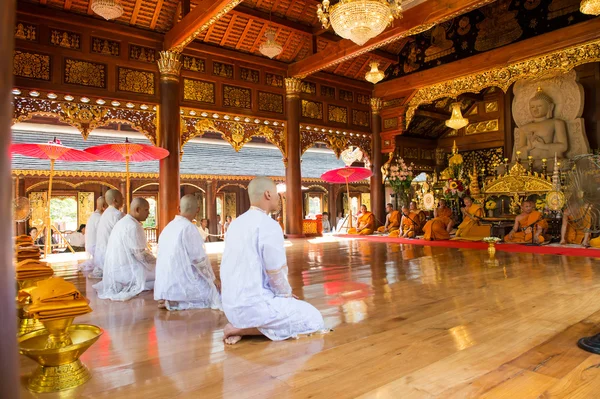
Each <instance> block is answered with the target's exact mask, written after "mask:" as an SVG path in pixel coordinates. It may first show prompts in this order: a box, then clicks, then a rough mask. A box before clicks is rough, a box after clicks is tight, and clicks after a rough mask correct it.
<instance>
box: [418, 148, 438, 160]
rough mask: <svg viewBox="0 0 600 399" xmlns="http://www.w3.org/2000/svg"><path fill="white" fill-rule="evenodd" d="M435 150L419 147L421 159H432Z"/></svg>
mask: <svg viewBox="0 0 600 399" xmlns="http://www.w3.org/2000/svg"><path fill="white" fill-rule="evenodd" d="M434 152H435V150H426V149H424V148H421V159H423V160H433V159H434V156H435V155H434Z"/></svg>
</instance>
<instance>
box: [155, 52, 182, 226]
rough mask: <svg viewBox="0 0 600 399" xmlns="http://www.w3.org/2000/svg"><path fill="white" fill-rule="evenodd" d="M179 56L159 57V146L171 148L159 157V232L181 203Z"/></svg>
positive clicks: (167, 54)
mask: <svg viewBox="0 0 600 399" xmlns="http://www.w3.org/2000/svg"><path fill="white" fill-rule="evenodd" d="M179 57H180V55H179V54H178V53H175V52H173V51H161V52H160V59H159V60H158V70H159V71H160V106H159V107H158V111H157V112H158V120H159V124H158V146H159V147H161V148H164V149H166V150H168V151H169V156H168V157H166V158H164V159H161V160H160V168H159V174H158V183H159V189H158V198H159V200H158V204H159V210H158V231H159V233H160V232H161V231H162V229H163V228H164V227H165V226H166V225H167V224H168V223H169V222H170V221H171V220H173V218H174V217H175V216H176V215H177V207H178V205H179V194H180V193H179V160H180V157H179V152H180V150H181V145H180V144H181V138H180V131H179V124H180V115H179V71H180V70H181V62H180V61H179Z"/></svg>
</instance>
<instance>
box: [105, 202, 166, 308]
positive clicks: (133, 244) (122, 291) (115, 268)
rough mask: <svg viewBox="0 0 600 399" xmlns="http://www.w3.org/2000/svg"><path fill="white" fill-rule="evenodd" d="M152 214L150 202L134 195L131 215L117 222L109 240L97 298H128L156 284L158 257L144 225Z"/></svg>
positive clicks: (130, 210) (124, 299) (115, 299)
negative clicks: (152, 248)
mask: <svg viewBox="0 0 600 399" xmlns="http://www.w3.org/2000/svg"><path fill="white" fill-rule="evenodd" d="M149 213H150V204H149V203H148V201H146V200H145V199H143V198H135V199H134V200H133V201H132V202H131V205H130V207H129V214H128V215H125V217H123V218H122V219H121V220H119V221H118V222H117V224H116V225H115V227H114V229H113V230H112V233H111V234H110V239H109V240H108V246H107V249H106V258H105V260H104V275H103V276H102V281H101V282H99V283H98V284H95V285H94V289H96V291H98V298H100V299H111V300H113V301H127V300H129V299H131V298H133V297H134V296H136V295H138V294H139V293H140V292H142V291H147V290H151V289H152V288H153V287H154V270H155V268H156V258H155V257H154V255H152V253H151V252H150V250H149V249H148V241H147V240H146V233H145V232H144V228H143V227H142V222H143V221H144V220H146V219H147V218H148V214H149Z"/></svg>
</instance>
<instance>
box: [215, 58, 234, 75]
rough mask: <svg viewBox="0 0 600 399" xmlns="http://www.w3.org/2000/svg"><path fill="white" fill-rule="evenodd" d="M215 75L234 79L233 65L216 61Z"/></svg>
mask: <svg viewBox="0 0 600 399" xmlns="http://www.w3.org/2000/svg"><path fill="white" fill-rule="evenodd" d="M213 75H215V76H219V77H221V78H227V79H233V65H230V64H225V63H222V62H216V61H214V62H213Z"/></svg>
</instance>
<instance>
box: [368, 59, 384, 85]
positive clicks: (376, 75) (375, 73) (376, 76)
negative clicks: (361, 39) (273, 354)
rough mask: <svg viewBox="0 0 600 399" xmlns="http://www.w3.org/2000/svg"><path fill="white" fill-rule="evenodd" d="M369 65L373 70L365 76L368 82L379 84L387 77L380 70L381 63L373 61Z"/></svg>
mask: <svg viewBox="0 0 600 399" xmlns="http://www.w3.org/2000/svg"><path fill="white" fill-rule="evenodd" d="M369 65H370V66H371V70H370V71H369V72H367V73H366V74H365V79H366V80H367V82H371V83H373V84H376V83H379V82H380V81H381V80H382V79H383V78H384V76H385V75H384V74H383V71H380V70H379V63H378V62H377V61H371V62H370V63H369Z"/></svg>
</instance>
